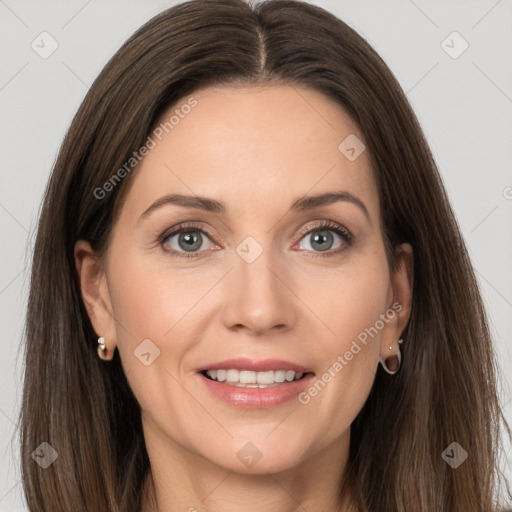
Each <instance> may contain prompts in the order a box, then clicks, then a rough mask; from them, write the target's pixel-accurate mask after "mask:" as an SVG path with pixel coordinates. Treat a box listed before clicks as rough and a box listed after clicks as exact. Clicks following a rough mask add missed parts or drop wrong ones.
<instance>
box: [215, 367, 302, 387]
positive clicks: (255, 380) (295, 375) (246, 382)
mask: <svg viewBox="0 0 512 512" xmlns="http://www.w3.org/2000/svg"><path fill="white" fill-rule="evenodd" d="M206 374H207V375H208V377H210V378H211V379H212V380H216V381H218V382H228V383H229V384H233V385H235V386H240V387H247V388H258V387H260V388H266V387H268V386H273V385H278V384H281V383H283V382H285V381H287V382H292V381H293V380H299V379H300V378H302V376H303V375H304V374H303V373H302V372H294V371H293V370H276V371H268V372H253V371H250V370H236V369H233V368H229V369H226V370H208V371H207V372H206Z"/></svg>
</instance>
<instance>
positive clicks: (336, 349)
mask: <svg viewBox="0 0 512 512" xmlns="http://www.w3.org/2000/svg"><path fill="white" fill-rule="evenodd" d="M193 98H194V100H195V102H196V103H195V104H194V106H193V107H191V108H183V107H182V106H183V105H185V104H187V99H188V98H185V99H184V100H182V101H181V102H179V104H177V105H175V106H173V107H172V109H170V110H169V111H168V112H167V113H166V114H165V116H163V118H162V121H163V122H165V121H166V120H168V119H169V117H170V115H172V114H173V112H174V111H175V110H177V109H178V110H179V112H180V113H181V115H179V116H177V117H176V118H175V119H174V122H173V123H172V129H169V127H168V128H167V132H168V133H166V131H165V130H163V131H162V130H160V131H159V132H158V134H159V137H157V136H153V140H154V143H155V144H151V146H152V149H150V150H149V152H148V154H147V155H146V156H145V157H144V159H143V160H142V162H141V163H140V164H139V165H138V167H137V168H136V169H134V170H133V171H132V173H133V175H131V176H130V177H129V178H126V179H130V183H129V189H128V191H127V194H126V199H125V202H124V203H123V206H122V209H121V210H120V214H119V217H118V218H117V220H116V222H115V224H114V227H113V232H112V238H111V242H110V245H109V248H108V252H107V254H106V258H105V260H104V261H102V262H101V265H99V264H97V262H96V260H95V259H94V257H93V254H92V253H91V252H90V247H89V245H88V244H87V243H86V242H83V241H80V242H78V243H77V245H76V249H75V256H76V261H77V269H78V271H79V273H80V275H81V282H82V292H83V296H84V300H85V302H86V305H87V308H88V311H89V314H90V317H91V320H92V322H93V325H94V328H95V330H96V332H97V333H98V336H104V337H105V341H106V344H107V346H108V348H109V350H110V351H112V350H114V348H117V350H118V351H119V354H120V357H121V360H122V364H123V368H124V370H125V372H126V375H127V378H128V381H129V384H130V386H131V388H132V389H133V392H134V394H135V396H136V398H137V400H138V402H139V404H140V407H141V410H142V418H143V425H144V433H145V437H146V442H147V445H148V447H150V446H153V447H160V448H163V447H164V446H166V447H168V448H170V449H171V450H176V451H178V450H180V451H181V453H187V456H188V457H198V458H200V459H201V460H202V461H204V460H206V461H208V463H209V464H214V465H217V466H222V467H223V468H227V469H229V470H232V471H237V472H253V473H264V472H268V471H281V470H286V469H289V468H293V467H296V466H299V465H300V464H301V462H303V461H305V460H307V459H310V458H311V457H313V456H315V455H316V454H319V453H321V452H325V451H329V450H331V453H333V454H334V453H342V452H343V450H346V449H347V446H348V439H349V427H350V424H351V422H352V421H353V420H354V418H355V417H356V415H357V413H358V412H359V410H360V409H361V408H362V406H363V404H364V402H365V400H366V398H367V396H368V393H369V391H370V389H371V387H372V384H373V381H374V376H375V373H376V371H377V366H378V361H379V356H382V357H383V358H385V357H388V356H390V355H393V354H395V353H396V351H397V342H398V339H399V337H400V334H401V332H402V330H403V329H404V328H405V325H406V322H407V319H408V315H409V303H408V301H409V292H410V289H409V282H408V278H407V272H406V267H405V265H400V266H399V269H398V270H397V272H396V273H394V274H392V275H391V274H390V271H389V267H388V261H387V259H386V253H385V248H384V241H383V234H382V232H381V227H380V205H379V198H378V190H377V186H376V182H375V178H374V176H373V171H372V169H371V167H370V161H369V158H368V155H367V153H366V151H364V150H362V149H363V146H362V144H364V140H363V136H362V134H361V133H360V130H359V129H358V127H357V125H356V124H355V123H354V122H353V121H352V120H351V118H350V117H349V116H348V115H347V114H346V112H345V111H344V110H343V109H342V108H341V107H340V106H339V105H337V104H336V103H334V102H332V101H331V100H330V99H328V98H327V97H325V96H323V95H322V94H321V93H319V92H316V91H312V90H309V89H305V88H299V87H295V88H292V87H289V86H284V85H283V86H267V87H254V86H252V87H236V88H235V87H233V88H227V87H222V88H207V89H203V90H199V91H196V93H194V94H193ZM191 104H192V102H191V101H189V105H191ZM180 108H181V109H180ZM185 112H187V113H186V114H185ZM176 119H178V121H177V122H176ZM162 132H163V133H162ZM347 137H350V138H349V139H347V141H345V139H346V138H347ZM356 137H357V138H356ZM160 139H161V140H160ZM343 141H345V142H343ZM153 146H154V147H153ZM351 148H353V150H352V149H351ZM361 150H362V152H361ZM359 153H360V154H359ZM178 195H180V196H187V197H189V199H186V198H181V200H179V199H177V196H178ZM172 197H174V200H173V199H172ZM199 197H200V198H208V200H207V201H206V200H199V199H198V198H199ZM165 198H167V200H166V199H165ZM313 198H316V199H313ZM403 249H404V253H402V256H403V254H405V253H407V251H408V248H407V247H406V246H404V247H403ZM402 256H400V257H401V258H402ZM390 347H391V348H390ZM233 359H236V360H238V361H228V360H233ZM106 364H108V363H106ZM212 370H216V371H213V372H212ZM206 371H209V374H207V373H206ZM208 375H209V377H210V378H209V377H208ZM212 376H213V377H214V378H215V379H219V380H223V379H227V380H223V382H220V381H219V380H218V381H213V380H211V377H212ZM240 379H241V381H242V382H239V381H240ZM283 380H284V382H283ZM236 383H238V384H243V385H236ZM260 384H261V387H260ZM248 385H250V386H251V387H247V386H248ZM249 443H250V444H249ZM251 457H252V458H251ZM258 458H259V459H258ZM257 459H258V460H257ZM250 460H251V461H253V460H255V461H256V462H249V461H250Z"/></svg>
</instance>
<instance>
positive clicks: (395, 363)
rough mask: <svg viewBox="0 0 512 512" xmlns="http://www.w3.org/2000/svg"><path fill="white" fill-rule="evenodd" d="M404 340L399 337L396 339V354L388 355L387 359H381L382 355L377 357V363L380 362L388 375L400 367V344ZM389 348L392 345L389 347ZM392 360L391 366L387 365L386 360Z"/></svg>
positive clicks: (393, 373)
mask: <svg viewBox="0 0 512 512" xmlns="http://www.w3.org/2000/svg"><path fill="white" fill-rule="evenodd" d="M403 341H404V340H403V339H402V338H400V339H399V340H398V352H397V353H396V356H392V357H388V358H387V359H382V357H380V358H379V363H380V364H381V366H382V368H384V370H385V371H386V372H387V373H389V375H395V373H396V372H397V371H398V370H399V369H400V366H401V364H402V353H401V352H400V344H401V343H402V342H403ZM389 348H390V349H391V348H392V347H389ZM389 360H391V361H393V365H392V368H390V367H389V366H388V361H389Z"/></svg>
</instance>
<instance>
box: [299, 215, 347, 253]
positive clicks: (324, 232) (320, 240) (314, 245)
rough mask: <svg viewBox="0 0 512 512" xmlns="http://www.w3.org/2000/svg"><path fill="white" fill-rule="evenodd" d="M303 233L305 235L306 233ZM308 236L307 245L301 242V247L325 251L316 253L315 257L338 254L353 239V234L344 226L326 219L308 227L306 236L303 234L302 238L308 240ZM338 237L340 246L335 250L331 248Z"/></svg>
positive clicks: (314, 250)
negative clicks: (304, 245)
mask: <svg viewBox="0 0 512 512" xmlns="http://www.w3.org/2000/svg"><path fill="white" fill-rule="evenodd" d="M333 233H334V234H333ZM302 234H303V235H304V233H302ZM308 238H309V242H308V243H307V244H306V247H303V246H302V244H300V246H301V247H300V248H301V249H306V250H308V251H313V252H316V253H323V252H325V254H315V257H316V256H333V255H335V254H338V253H339V252H341V251H343V250H345V249H346V248H347V247H348V246H350V245H351V241H352V235H351V234H350V232H349V231H348V230H347V229H345V228H344V227H343V226H340V225H339V224H337V223H335V222H332V221H324V222H323V223H321V224H319V225H316V226H313V228H312V229H311V227H308V228H306V233H305V236H303V237H302V238H301V240H304V239H306V240H307V239H308ZM336 239H338V246H337V247H336V248H335V249H334V250H331V249H332V247H333V245H334V244H335V243H336ZM307 245H309V247H307ZM327 251H328V252H327Z"/></svg>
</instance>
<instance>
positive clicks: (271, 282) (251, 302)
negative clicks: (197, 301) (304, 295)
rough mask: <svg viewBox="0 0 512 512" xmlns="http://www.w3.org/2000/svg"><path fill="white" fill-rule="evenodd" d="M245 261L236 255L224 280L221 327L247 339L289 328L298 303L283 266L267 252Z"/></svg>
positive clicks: (265, 250)
mask: <svg viewBox="0 0 512 512" xmlns="http://www.w3.org/2000/svg"><path fill="white" fill-rule="evenodd" d="M249 261H250V260H245V259H244V258H243V257H239V255H238V254H236V255H235V258H234V268H233V269H232V270H231V272H230V273H229V275H228V276H227V278H226V279H225V280H224V281H225V289H224V297H225V298H226V301H225V307H224V309H223V321H224V324H225V326H226V327H227V328H228V329H230V330H233V329H236V330H239V331H246V332H247V333H248V334H250V335H261V334H265V333H269V331H278V330H279V331H281V332H282V331H285V330H288V329H290V328H292V326H293V325H294V324H295V322H296V321H297V318H298V316H297V307H298V302H300V301H299V300H298V299H297V297H296V296H295V295H294V291H293V290H294V288H295V286H294V282H293V278H292V276H291V275H290V273H289V272H286V271H285V270H284V268H283V267H284V262H283V261H278V259H277V258H275V257H274V256H273V255H272V254H271V250H270V249H267V248H265V249H264V250H263V251H262V252H261V254H260V255H259V256H258V257H257V258H256V260H254V261H252V262H249Z"/></svg>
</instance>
